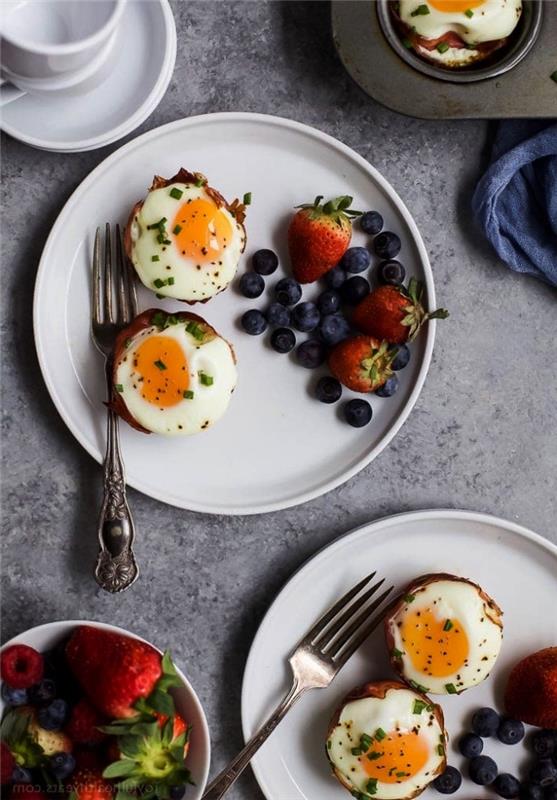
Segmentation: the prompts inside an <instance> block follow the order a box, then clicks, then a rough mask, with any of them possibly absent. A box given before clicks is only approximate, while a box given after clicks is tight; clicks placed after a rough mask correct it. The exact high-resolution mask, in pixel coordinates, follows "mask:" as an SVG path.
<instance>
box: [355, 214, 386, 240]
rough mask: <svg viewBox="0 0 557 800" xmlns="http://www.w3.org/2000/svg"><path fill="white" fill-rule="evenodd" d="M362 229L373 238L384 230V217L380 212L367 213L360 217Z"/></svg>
mask: <svg viewBox="0 0 557 800" xmlns="http://www.w3.org/2000/svg"><path fill="white" fill-rule="evenodd" d="M360 228H361V229H362V230H363V232H364V233H370V234H371V235H372V236H375V234H377V233H380V232H381V230H382V228H383V217H382V216H381V214H380V213H379V211H366V213H365V214H362V216H361V217H360Z"/></svg>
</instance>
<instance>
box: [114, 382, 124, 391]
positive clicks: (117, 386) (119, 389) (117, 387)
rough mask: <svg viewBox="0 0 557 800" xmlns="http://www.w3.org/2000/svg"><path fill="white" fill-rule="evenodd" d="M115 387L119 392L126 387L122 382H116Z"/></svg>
mask: <svg viewBox="0 0 557 800" xmlns="http://www.w3.org/2000/svg"><path fill="white" fill-rule="evenodd" d="M114 388H115V389H116V391H117V392H123V391H124V387H123V386H122V384H121V383H115V384H114Z"/></svg>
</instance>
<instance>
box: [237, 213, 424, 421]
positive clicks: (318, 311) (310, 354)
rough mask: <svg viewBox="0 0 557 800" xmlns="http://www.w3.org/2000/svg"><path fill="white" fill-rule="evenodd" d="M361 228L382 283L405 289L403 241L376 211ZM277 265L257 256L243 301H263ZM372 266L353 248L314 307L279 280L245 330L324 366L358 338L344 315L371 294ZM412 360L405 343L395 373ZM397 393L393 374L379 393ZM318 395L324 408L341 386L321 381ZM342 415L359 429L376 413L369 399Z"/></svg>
mask: <svg viewBox="0 0 557 800" xmlns="http://www.w3.org/2000/svg"><path fill="white" fill-rule="evenodd" d="M360 227H361V229H362V230H363V231H364V233H367V234H369V235H372V236H374V237H375V238H374V239H373V250H374V252H375V254H376V255H377V256H378V257H379V258H380V259H382V260H381V262H380V263H379V265H378V267H377V278H378V281H379V282H380V283H384V284H391V285H393V286H398V285H400V284H402V283H403V282H404V279H405V277H406V271H405V269H404V267H403V265H402V264H401V263H400V262H399V261H395V260H394V259H395V257H396V256H397V255H398V254H399V252H400V248H401V242H400V238H399V237H398V236H397V234H396V233H391V232H390V231H383V232H381V231H382V229H383V218H382V216H381V215H380V214H379V213H378V212H377V211H368V212H366V213H365V214H363V215H362V217H361V218H360ZM278 264H279V261H278V257H277V255H276V253H274V252H273V251H272V250H267V249H264V250H258V251H257V252H256V253H254V255H253V258H252V266H253V272H246V273H244V274H243V275H242V277H241V279H240V282H239V288H240V291H241V293H242V294H243V295H244V297H248V298H250V299H252V300H254V299H256V298H258V297H260V296H261V295H262V294H263V291H264V290H265V280H264V278H265V277H267V276H269V275H272V274H273V273H274V272H275V271H276V269H277V268H278ZM370 266H371V253H370V251H369V250H368V249H367V248H366V247H351V248H349V249H348V250H347V251H346V253H345V254H344V256H343V257H342V259H341V261H340V262H339V264H338V265H337V266H336V267H333V269H331V270H330V271H329V272H327V273H326V275H325V276H324V277H323V283H324V286H323V291H321V293H320V294H319V296H318V297H317V299H316V301H315V302H313V301H302V287H301V285H300V284H299V283H298V281H296V280H295V279H294V278H289V277H288V278H281V279H280V280H279V281H278V282H277V283H276V284H275V285H274V287H273V302H271V303H270V305H269V306H268V307H267V308H266V309H265V310H263V311H262V310H259V309H255V308H254V309H250V310H249V311H246V312H245V313H244V314H243V315H242V318H241V325H242V328H243V329H244V331H245V332H246V333H249V334H250V335H252V336H259V335H261V334H262V333H265V331H266V330H267V329H268V328H269V327H270V328H272V332H271V337H270V344H271V347H272V348H273V349H274V350H275V351H276V352H277V353H289V352H290V351H291V350H294V348H296V359H297V361H298V363H299V364H300V365H301V366H302V367H305V368H306V369H315V368H316V367H319V366H321V365H322V364H323V363H324V362H325V360H326V358H327V354H328V351H329V349H330V348H331V347H334V345H336V344H338V343H339V342H342V341H343V340H344V339H347V338H348V337H349V336H351V335H352V334H353V333H355V331H353V330H352V328H351V326H350V323H349V321H348V319H347V318H346V316H345V313H344V312H345V311H346V310H347V309H350V308H351V307H354V306H356V305H357V304H358V303H359V302H360V301H361V300H363V299H364V297H366V295H368V294H369V293H370V291H371V286H370V282H369V281H368V280H367V278H365V277H363V276H362V275H361V274H360V273H362V272H364V271H365V270H367V269H369V268H370ZM293 329H295V330H296V331H299V332H300V333H304V334H306V333H307V334H310V338H308V339H305V340H304V341H302V342H300V343H297V336H296V333H295V331H294V330H293ZM296 345H297V346H296ZM409 361H410V350H409V349H408V347H407V346H406V345H404V344H403V345H399V346H398V353H397V355H396V357H395V359H394V361H393V363H392V368H393V369H394V370H401V369H403V368H404V367H405V366H406V365H407V364H408V362H409ZM397 389H398V378H397V376H396V375H393V376H392V377H391V378H390V379H389V380H388V381H387V382H386V383H385V384H384V385H383V386H382V387H381V388H380V389H378V390H377V392H376V394H377V395H378V396H379V397H391V396H392V395H393V394H394V393H395V392H396V390H397ZM315 395H316V397H317V399H318V400H320V401H321V402H322V403H335V402H336V401H337V400H339V399H340V397H341V395H342V386H341V384H340V382H339V381H338V380H337V379H336V378H333V377H332V376H330V375H327V376H324V377H322V378H321V379H320V380H319V381H318V382H317V385H316V389H315ZM344 413H345V418H346V420H347V422H348V423H349V424H350V425H352V426H354V427H357V428H358V427H362V426H363V425H367V423H368V422H369V421H370V420H371V416H372V409H371V406H370V404H369V403H368V402H367V401H366V400H363V399H354V400H350V401H349V402H348V403H347V404H346V407H345V409H344Z"/></svg>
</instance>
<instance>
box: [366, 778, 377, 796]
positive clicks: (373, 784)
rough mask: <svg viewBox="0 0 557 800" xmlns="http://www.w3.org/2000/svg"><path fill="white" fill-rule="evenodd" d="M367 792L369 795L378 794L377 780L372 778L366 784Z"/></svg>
mask: <svg viewBox="0 0 557 800" xmlns="http://www.w3.org/2000/svg"><path fill="white" fill-rule="evenodd" d="M366 792H367V793H368V794H375V793H376V792H377V778H370V779H369V781H368V782H367V783H366Z"/></svg>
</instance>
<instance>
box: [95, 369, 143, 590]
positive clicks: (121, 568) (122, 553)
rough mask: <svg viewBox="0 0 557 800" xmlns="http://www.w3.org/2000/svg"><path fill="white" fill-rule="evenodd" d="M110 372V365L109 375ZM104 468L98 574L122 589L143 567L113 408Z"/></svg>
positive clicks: (101, 579) (113, 587) (104, 583)
mask: <svg viewBox="0 0 557 800" xmlns="http://www.w3.org/2000/svg"><path fill="white" fill-rule="evenodd" d="M108 372H109V368H108V366H107V376H108ZM109 392H110V383H109ZM103 468H104V497H103V502H102V506H101V513H100V516H99V524H98V530H97V533H98V537H99V545H100V551H99V555H98V558H97V566H96V568H95V578H96V580H97V583H98V584H99V586H101V587H102V588H103V589H105V590H106V591H107V592H122V591H123V590H124V589H127V588H128V587H129V586H131V585H132V583H133V582H134V581H135V580H136V578H137V576H138V574H139V569H138V567H137V563H136V560H135V556H134V554H133V549H132V548H133V540H134V538H135V529H134V524H133V519H132V515H131V512H130V509H129V506H128V501H127V499H126V481H125V477H124V467H123V464H122V458H121V456H120V437H119V432H118V417H117V416H116V414H115V413H114V412H113V411H112V410H111V409H108V412H107V437H106V455H105V459H104V465H103Z"/></svg>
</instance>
